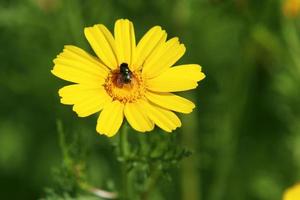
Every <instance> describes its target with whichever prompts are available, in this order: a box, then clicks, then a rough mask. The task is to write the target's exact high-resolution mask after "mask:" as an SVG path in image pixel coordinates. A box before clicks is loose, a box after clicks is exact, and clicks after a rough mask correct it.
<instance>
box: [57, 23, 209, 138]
mask: <svg viewBox="0 0 300 200" xmlns="http://www.w3.org/2000/svg"><path fill="white" fill-rule="evenodd" d="M84 34H85V36H86V38H87V40H88V42H89V43H90V45H91V47H92V48H93V50H94V51H95V53H96V55H97V57H94V56H92V55H90V54H88V53H87V52H85V51H84V50H82V49H80V48H78V47H75V46H70V45H68V46H65V48H64V50H63V52H62V53H60V54H59V55H58V56H57V58H56V59H55V60H54V64H55V66H54V68H53V70H52V71H51V72H52V73H53V74H54V75H55V76H57V77H59V78H61V79H64V80H67V81H70V82H73V83H75V84H73V85H69V86H65V87H63V88H61V89H60V90H59V95H60V97H61V103H63V104H67V105H73V110H74V111H75V112H76V113H77V114H78V116H79V117H86V116H89V115H92V114H94V113H96V112H99V111H101V113H100V115H99V118H98V121H97V127H96V130H97V132H99V133H100V134H105V135H107V136H109V137H111V136H114V135H115V134H116V133H117V132H118V130H119V128H120V126H121V125H122V122H123V119H124V116H125V118H126V120H127V121H128V123H129V124H130V125H131V126H132V128H134V129H135V130H137V131H139V132H146V131H151V130H153V128H154V125H157V126H159V127H160V128H162V129H163V130H165V131H167V132H171V131H172V130H175V129H176V128H177V127H180V126H181V122H180V119H179V118H178V117H177V115H176V114H175V113H174V112H173V111H175V112H180V113H190V112H191V111H192V110H193V108H194V107H195V105H194V104H193V103H192V102H191V101H189V100H187V99H185V98H182V97H180V96H177V95H175V94H172V93H171V92H179V91H185V90H190V89H194V88H196V87H197V82H198V81H200V80H202V79H203V78H204V77H205V75H204V74H203V73H202V72H201V67H200V66H199V65H197V64H187V65H179V66H173V65H174V64H175V63H176V62H177V61H178V60H179V59H180V58H181V57H182V56H183V54H184V52H185V47H184V45H183V44H180V42H179V40H178V38H177V37H175V38H172V39H169V40H166V39H167V33H166V32H165V31H164V30H162V28H161V27H160V26H155V27H153V28H151V29H150V30H149V31H148V32H147V33H146V34H145V35H144V36H143V37H142V39H141V40H140V41H139V42H138V44H137V45H136V42H135V33H134V27H133V24H132V22H131V21H129V20H127V19H120V20H117V21H116V23H115V27H114V36H113V35H112V34H111V33H110V31H109V30H108V29H107V28H106V27H105V26H104V25H102V24H97V25H94V26H92V27H87V28H85V29H84ZM172 66H173V67H172Z"/></svg>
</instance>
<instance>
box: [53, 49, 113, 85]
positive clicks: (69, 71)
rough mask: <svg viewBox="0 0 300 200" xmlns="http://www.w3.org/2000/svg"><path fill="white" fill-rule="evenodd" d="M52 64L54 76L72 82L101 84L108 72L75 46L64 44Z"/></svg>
mask: <svg viewBox="0 0 300 200" xmlns="http://www.w3.org/2000/svg"><path fill="white" fill-rule="evenodd" d="M54 64H55V65H54V68H53V70H52V71H51V72H52V73H53V74H54V75H55V76H57V77H59V78H61V79H64V80H67V81H70V82H74V83H84V84H103V83H104V81H105V78H106V77H107V74H108V69H107V68H106V67H105V66H104V65H103V64H101V63H100V62H99V61H98V60H97V59H95V58H94V57H93V56H91V55H89V54H88V53H86V52H85V51H84V50H82V49H80V48H78V47H75V46H65V48H64V51H63V52H62V53H60V54H59V55H58V56H57V58H56V59H54Z"/></svg>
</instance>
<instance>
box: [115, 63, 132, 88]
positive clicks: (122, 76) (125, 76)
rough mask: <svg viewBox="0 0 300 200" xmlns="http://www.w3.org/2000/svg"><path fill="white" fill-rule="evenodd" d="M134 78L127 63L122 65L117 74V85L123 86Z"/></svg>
mask: <svg viewBox="0 0 300 200" xmlns="http://www.w3.org/2000/svg"><path fill="white" fill-rule="evenodd" d="M131 79H132V72H131V71H130V69H129V67H128V64H127V63H122V64H121V65H120V72H119V74H118V76H117V85H118V86H120V87H123V85H124V84H129V83H130V82H131Z"/></svg>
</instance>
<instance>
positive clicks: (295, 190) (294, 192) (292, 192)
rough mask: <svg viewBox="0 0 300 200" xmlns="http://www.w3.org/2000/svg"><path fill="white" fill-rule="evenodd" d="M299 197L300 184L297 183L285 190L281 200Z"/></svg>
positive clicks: (292, 199) (296, 199)
mask: <svg viewBox="0 0 300 200" xmlns="http://www.w3.org/2000/svg"><path fill="white" fill-rule="evenodd" d="M299 199H300V184H297V185H295V186H293V187H291V188H289V189H287V190H286V191H285V193H284V194H283V200H299Z"/></svg>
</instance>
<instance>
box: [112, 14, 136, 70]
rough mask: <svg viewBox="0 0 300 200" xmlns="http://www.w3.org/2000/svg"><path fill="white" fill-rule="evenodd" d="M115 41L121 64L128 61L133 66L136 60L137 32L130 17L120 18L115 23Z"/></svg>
mask: <svg viewBox="0 0 300 200" xmlns="http://www.w3.org/2000/svg"><path fill="white" fill-rule="evenodd" d="M115 41H116V49H117V57H118V61H119V64H121V63H127V64H128V65H129V67H130V69H131V70H132V68H131V65H132V63H133V61H134V60H135V56H136V55H135V54H136V53H135V51H136V45H135V34H134V27H133V24H132V22H131V21H129V20H128V19H119V20H117V21H116V23H115Z"/></svg>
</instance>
